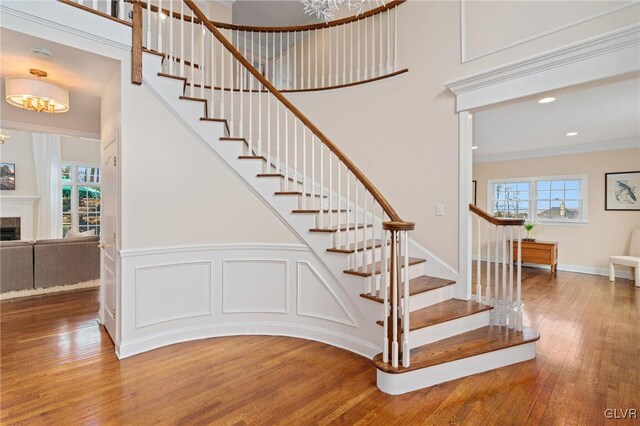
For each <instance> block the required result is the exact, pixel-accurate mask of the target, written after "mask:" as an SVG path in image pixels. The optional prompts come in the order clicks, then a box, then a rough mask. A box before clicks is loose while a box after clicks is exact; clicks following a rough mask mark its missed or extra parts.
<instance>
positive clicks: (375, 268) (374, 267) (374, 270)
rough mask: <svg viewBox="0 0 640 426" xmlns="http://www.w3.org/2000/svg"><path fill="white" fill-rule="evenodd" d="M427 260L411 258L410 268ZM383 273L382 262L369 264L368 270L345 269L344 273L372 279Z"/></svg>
mask: <svg viewBox="0 0 640 426" xmlns="http://www.w3.org/2000/svg"><path fill="white" fill-rule="evenodd" d="M426 261H427V259H421V258H418V257H410V258H409V266H413V265H417V264H420V263H424V262H426ZM402 267H403V268H404V264H403V265H402ZM381 271H382V262H376V263H374V264H369V265H367V267H366V269H362V268H358V269H357V270H355V269H345V270H344V273H345V274H350V275H358V276H360V277H370V276H371V275H374V274H375V275H377V274H379V273H380V272H381Z"/></svg>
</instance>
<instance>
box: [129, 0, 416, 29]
mask: <svg viewBox="0 0 640 426" xmlns="http://www.w3.org/2000/svg"><path fill="white" fill-rule="evenodd" d="M126 1H134V0H126ZM405 1H407V0H393V1H391V2H389V3H386V4H385V5H383V6H380V7H376V8H375V9H371V10H368V11H366V12H363V13H361V14H360V15H354V16H349V17H346V18H342V19H336V20H334V21H329V22H321V23H317V24H307V25H295V26H289V27H258V26H252V25H236V24H229V23H226V22H217V21H210V22H211V23H212V24H213V25H215V26H216V28H223V29H225V30H238V31H255V32H261V33H279V32H288V31H292V32H293V31H309V30H318V29H322V28H330V27H336V26H338V25H343V24H349V23H351V22H356V21H359V20H361V19H366V18H368V17H370V16H373V15H377V14H378V13H382V12H385V11H387V10H390V9H393V8H394V7H396V6H399V5H401V4H402V3H404V2H405ZM140 4H141V5H142V7H143V8H144V9H146V8H147V3H145V2H143V1H141V2H140ZM150 9H151V11H152V12H158V6H154V5H151V7H150ZM162 13H164V14H165V15H167V16H169V9H165V8H162ZM202 16H205V15H204V14H203V15H202ZM173 18H175V19H184V21H186V22H192V21H193V22H194V23H195V24H199V23H200V22H202V18H200V17H199V16H198V17H197V18H196V19H194V18H192V17H191V16H184V18H183V17H182V15H181V14H180V13H178V12H175V11H174V12H173ZM207 19H208V18H207Z"/></svg>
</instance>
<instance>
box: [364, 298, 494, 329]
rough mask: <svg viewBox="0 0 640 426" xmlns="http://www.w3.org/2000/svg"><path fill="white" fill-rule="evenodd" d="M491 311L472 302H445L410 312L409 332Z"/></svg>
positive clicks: (456, 300)
mask: <svg viewBox="0 0 640 426" xmlns="http://www.w3.org/2000/svg"><path fill="white" fill-rule="evenodd" d="M491 309H493V308H492V307H491V306H489V305H482V304H480V303H478V302H475V301H473V300H460V299H449V300H445V301H444V302H440V303H436V304H435V305H431V306H427V307H426V308H422V309H418V310H417V311H413V312H411V313H410V314H409V331H414V330H419V329H421V328H425V327H430V326H432V325H436V324H440V323H443V322H447V321H451V320H454V319H458V318H463V317H466V316H469V315H473V314H477V313H480V312H484V311H489V310H491ZM376 323H377V324H378V325H383V322H382V321H376Z"/></svg>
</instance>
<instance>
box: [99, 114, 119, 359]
mask: <svg viewBox="0 0 640 426" xmlns="http://www.w3.org/2000/svg"><path fill="white" fill-rule="evenodd" d="M113 144H115V157H116V158H117V159H119V158H120V128H119V127H117V128H116V129H115V130H114V131H113V133H111V134H110V135H109V137H107V138H105V139H104V140H102V141H101V144H100V154H101V161H100V163H101V166H102V152H103V151H104V150H105V149H107V148H108V147H109V146H111V145H113ZM116 161H117V164H116V170H115V179H116V184H115V188H116V196H115V200H116V207H115V209H116V212H115V234H116V241H115V244H114V259H113V261H114V264H115V271H114V281H115V282H114V286H115V295H114V300H115V304H116V307H115V308H116V314H115V318H114V321H115V324H114V328H115V330H114V333H115V336H111V338H112V340H113V342H114V344H115V345H116V347H117V345H118V341H119V340H120V321H119V316H118V314H117V312H118V311H119V310H120V242H121V238H120V206H121V199H120V196H121V186H120V182H121V179H120V162H119V161H118V160H116ZM103 211H104V209H103V210H101V213H102V212H103ZM104 238H106V235H105V234H104V233H102V232H101V236H100V243H101V244H104ZM104 256H105V253H104V250H101V252H100V312H99V315H98V317H99V321H100V324H102V325H103V326H105V298H106V294H105V291H106V286H105V277H104V276H103V272H104Z"/></svg>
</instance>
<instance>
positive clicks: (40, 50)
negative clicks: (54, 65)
mask: <svg viewBox="0 0 640 426" xmlns="http://www.w3.org/2000/svg"><path fill="white" fill-rule="evenodd" d="M31 53H33V54H34V55H37V56H42V57H44V58H51V57H53V53H52V52H51V51H50V50H49V49H45V48H44V47H40V46H32V47H31Z"/></svg>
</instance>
